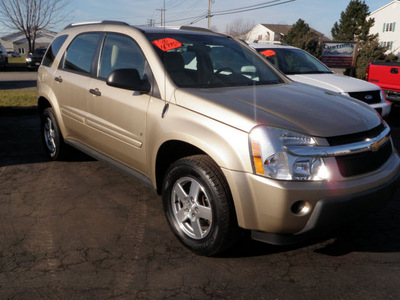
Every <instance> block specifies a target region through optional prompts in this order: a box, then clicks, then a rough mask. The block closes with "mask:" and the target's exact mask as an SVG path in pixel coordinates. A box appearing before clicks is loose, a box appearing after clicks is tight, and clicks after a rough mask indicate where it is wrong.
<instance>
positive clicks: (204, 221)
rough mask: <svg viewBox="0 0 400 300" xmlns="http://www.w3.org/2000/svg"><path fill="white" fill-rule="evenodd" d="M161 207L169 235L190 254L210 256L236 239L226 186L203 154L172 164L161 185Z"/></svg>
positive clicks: (213, 165) (219, 252) (220, 175)
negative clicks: (173, 235)
mask: <svg viewBox="0 0 400 300" xmlns="http://www.w3.org/2000/svg"><path fill="white" fill-rule="evenodd" d="M163 206H164V212H165V215H166V218H167V220H168V223H169V225H170V227H171V229H172V231H173V233H174V234H175V235H176V236H177V237H178V239H179V240H180V241H181V242H182V243H183V244H184V245H185V246H186V247H187V248H189V249H190V250H191V251H193V252H194V253H196V254H199V255H205V256H214V255H217V254H221V253H222V252H224V251H226V250H228V249H229V248H230V247H232V246H233V245H234V244H235V243H236V242H237V241H238V239H239V236H240V231H239V228H238V225H237V220H236V213H235V209H234V205H233V201H232V196H231V193H230V191H229V187H228V184H227V182H226V179H225V177H224V176H223V174H222V171H221V170H220V168H219V167H218V166H217V164H216V163H215V162H214V161H213V160H212V159H211V158H210V157H208V156H206V155H196V156H190V157H186V158H183V159H180V160H178V161H176V162H175V163H174V164H173V165H172V166H171V167H170V168H169V170H168V171H167V175H166V176H165V179H164V182H163Z"/></svg>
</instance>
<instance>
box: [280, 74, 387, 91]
mask: <svg viewBox="0 0 400 300" xmlns="http://www.w3.org/2000/svg"><path fill="white" fill-rule="evenodd" d="M288 77H289V78H290V79H292V80H294V81H297V82H301V83H305V84H309V85H313V86H317V87H319V88H323V89H327V90H330V91H333V92H337V93H351V92H366V91H375V90H379V87H378V86H376V85H375V84H372V83H369V82H367V81H363V80H360V79H356V78H352V77H348V76H344V75H339V74H297V75H288Z"/></svg>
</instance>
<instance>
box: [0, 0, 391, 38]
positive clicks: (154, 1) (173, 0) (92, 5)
mask: <svg viewBox="0 0 400 300" xmlns="http://www.w3.org/2000/svg"><path fill="white" fill-rule="evenodd" d="M284 1H287V0H283V1H282V2H284ZM213 2H214V3H213V4H212V11H213V12H219V11H224V10H228V9H234V8H240V7H244V6H251V5H256V4H260V3H265V2H273V0H266V1H265V0H264V1H262V0H247V1H243V0H213ZM349 2H350V0H295V1H293V2H288V3H286V4H282V5H277V6H273V7H268V8H264V9H259V10H254V11H250V12H245V13H239V14H232V15H225V16H215V17H213V18H212V19H211V25H212V26H216V27H217V29H218V30H219V31H221V32H224V31H225V29H226V26H227V24H230V23H232V22H233V21H235V20H238V19H241V20H243V21H244V22H251V23H254V24H259V23H272V24H289V25H291V24H294V23H295V22H296V21H297V20H298V19H299V18H301V19H303V20H305V21H306V23H308V24H309V25H310V26H311V27H313V28H314V29H316V30H318V31H320V32H322V33H324V34H325V35H327V36H330V35H331V33H330V31H331V28H332V26H333V24H334V23H335V22H336V21H338V20H339V18H340V13H341V12H342V11H344V10H345V9H346V7H347V5H348V4H349ZM365 2H366V4H367V5H368V6H369V8H370V11H371V12H372V11H374V10H376V9H378V8H380V7H382V6H384V5H386V4H388V3H390V2H391V1H390V0H367V1H365ZM163 6H164V0H112V1H110V0H72V1H71V3H70V5H69V6H68V7H67V9H68V10H69V11H70V13H69V15H68V17H67V18H66V19H65V20H64V21H63V22H62V23H61V24H60V25H59V26H58V28H55V29H56V30H60V29H62V28H63V27H65V26H66V25H68V24H69V23H73V22H85V21H94V20H119V21H125V22H127V23H129V24H132V25H143V24H147V23H148V22H149V20H150V19H153V20H154V21H155V22H156V23H160V18H161V11H160V9H161V8H163ZM165 8H166V12H165V16H166V20H167V25H189V23H191V21H194V20H196V19H197V17H199V16H202V15H204V14H206V13H207V10H208V0H165ZM181 19H185V20H182V21H175V22H173V21H174V20H181ZM193 26H200V27H206V26H207V20H206V19H202V20H201V21H199V22H196V23H195V24H193ZM7 31H8V30H6V29H5V28H4V27H0V34H1V35H4V34H5V33H7Z"/></svg>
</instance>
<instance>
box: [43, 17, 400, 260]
mask: <svg viewBox="0 0 400 300" xmlns="http://www.w3.org/2000/svg"><path fill="white" fill-rule="evenodd" d="M38 106H39V109H40V115H41V134H42V138H43V144H44V148H45V150H46V152H47V153H48V155H49V157H50V158H51V159H53V160H58V159H62V158H63V157H65V155H66V153H67V151H68V147H69V146H73V147H76V148H78V149H80V150H82V151H84V152H86V153H88V154H89V155H91V156H93V157H95V158H97V159H100V160H102V161H106V162H108V163H110V164H112V165H113V166H116V167H118V168H120V169H122V170H123V171H125V172H128V173H129V174H131V175H133V176H135V177H136V178H138V179H139V180H141V181H142V182H144V183H146V184H149V185H150V186H152V187H153V188H154V189H155V190H156V191H157V192H158V193H160V194H162V199H163V205H164V210H165V215H166V218H167V220H168V223H169V225H170V227H171V229H172V231H173V232H174V234H175V235H176V236H177V237H178V239H179V240H180V241H181V242H182V243H183V244H184V245H185V246H187V247H188V248H189V249H191V250H192V251H194V252H195V253H198V254H201V255H208V256H209V255H216V254H218V253H221V252H222V251H225V250H227V249H228V248H230V247H232V246H233V245H234V244H235V243H236V242H237V241H238V240H239V238H240V237H241V235H242V234H243V232H244V229H245V230H246V231H249V232H251V236H252V238H253V239H256V240H259V241H264V242H269V243H273V244H286V243H292V242H297V241H300V240H302V239H304V238H308V237H311V236H315V235H320V234H324V235H326V234H328V233H329V232H330V231H331V230H332V229H335V228H337V227H338V226H340V225H342V226H343V225H344V224H346V223H347V222H348V221H353V220H355V219H356V216H358V215H362V214H364V213H366V212H371V211H372V212H373V211H375V210H376V209H378V208H379V207H380V206H382V205H383V204H384V203H386V202H387V201H388V200H389V199H390V198H391V196H392V194H393V192H394V191H395V188H396V182H397V178H398V175H399V157H398V155H397V153H396V151H395V150H394V148H393V143H392V139H391V136H390V129H389V127H388V125H387V124H386V123H385V122H384V121H383V120H382V119H381V118H380V117H379V115H378V114H377V113H376V112H375V111H374V110H373V109H371V108H370V107H369V106H368V105H367V104H365V103H362V102H359V101H357V100H354V99H351V98H348V97H346V96H343V95H339V94H337V93H332V92H329V91H327V90H323V89H318V88H314V87H311V86H307V85H303V84H300V83H295V82H292V81H291V80H289V79H288V78H287V77H285V76H284V75H283V74H282V73H280V72H279V71H278V70H277V69H275V68H274V67H273V66H272V65H270V64H269V63H268V62H266V61H265V60H264V59H263V58H262V57H261V56H259V55H258V54H257V53H256V52H255V51H254V50H252V49H250V48H248V47H247V46H246V45H245V44H244V43H241V42H240V41H235V40H234V39H232V38H230V37H227V36H223V35H220V34H216V33H212V32H210V31H205V30H200V29H196V28H185V29H183V28H181V29H165V28H141V27H133V26H129V25H128V24H125V23H121V22H112V21H103V22H97V23H92V24H73V25H70V26H68V27H67V28H66V29H65V30H64V31H62V32H61V33H59V34H58V35H57V36H56V38H55V39H54V41H53V42H52V44H51V46H50V47H49V48H48V51H47V52H46V54H45V57H44V59H43V61H42V65H41V66H40V68H39V74H38Z"/></svg>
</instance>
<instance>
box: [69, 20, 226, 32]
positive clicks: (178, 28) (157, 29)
mask: <svg viewBox="0 0 400 300" xmlns="http://www.w3.org/2000/svg"><path fill="white" fill-rule="evenodd" d="M95 25H118V26H128V27H132V28H136V29H138V30H140V31H142V32H143V33H166V34H173V33H177V32H179V33H186V34H193V33H203V34H215V35H223V34H219V33H217V32H214V31H212V30H209V29H206V28H202V27H193V26H171V27H150V26H135V25H129V24H128V23H126V22H121V21H112V20H105V21H93V22H82V23H72V24H70V25H68V26H66V27H65V28H64V30H65V29H70V28H76V27H80V26H85V27H90V26H95ZM223 36H225V35H223Z"/></svg>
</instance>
